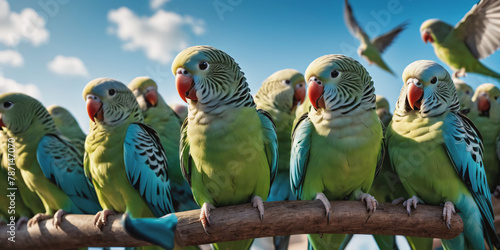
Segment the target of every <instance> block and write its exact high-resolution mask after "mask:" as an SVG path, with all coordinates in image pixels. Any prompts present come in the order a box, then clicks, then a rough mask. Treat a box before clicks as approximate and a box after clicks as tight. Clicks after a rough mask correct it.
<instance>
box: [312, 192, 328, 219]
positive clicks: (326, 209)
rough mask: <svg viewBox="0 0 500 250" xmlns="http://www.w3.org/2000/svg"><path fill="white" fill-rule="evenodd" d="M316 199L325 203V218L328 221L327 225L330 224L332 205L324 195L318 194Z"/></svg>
mask: <svg viewBox="0 0 500 250" xmlns="http://www.w3.org/2000/svg"><path fill="white" fill-rule="evenodd" d="M314 199H315V200H320V201H321V203H323V206H325V217H326V219H327V221H326V224H328V223H330V214H331V212H332V205H331V204H330V201H329V200H328V198H326V196H325V194H323V193H317V194H316V197H315V198H314Z"/></svg>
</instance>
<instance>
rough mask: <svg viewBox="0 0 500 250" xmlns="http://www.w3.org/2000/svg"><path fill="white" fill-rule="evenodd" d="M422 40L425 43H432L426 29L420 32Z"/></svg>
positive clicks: (432, 40)
mask: <svg viewBox="0 0 500 250" xmlns="http://www.w3.org/2000/svg"><path fill="white" fill-rule="evenodd" d="M422 40H424V42H425V43H427V42H430V43H433V42H434V39H432V36H431V34H430V33H429V32H428V31H426V32H424V33H423V34H422Z"/></svg>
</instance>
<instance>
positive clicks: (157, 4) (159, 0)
mask: <svg viewBox="0 0 500 250" xmlns="http://www.w3.org/2000/svg"><path fill="white" fill-rule="evenodd" d="M168 2H170V0H150V1H149V5H150V6H151V9H153V10H156V9H159V8H161V6H163V5H164V4H166V3H168Z"/></svg>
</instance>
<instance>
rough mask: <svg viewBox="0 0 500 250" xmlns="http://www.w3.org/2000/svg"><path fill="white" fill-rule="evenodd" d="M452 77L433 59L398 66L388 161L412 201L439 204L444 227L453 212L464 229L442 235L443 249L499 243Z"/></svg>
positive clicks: (472, 131)
mask: <svg viewBox="0 0 500 250" xmlns="http://www.w3.org/2000/svg"><path fill="white" fill-rule="evenodd" d="M459 108H460V104H459V101H458V96H457V92H456V89H455V87H454V86H453V81H452V79H451V77H450V75H449V74H448V72H447V71H446V70H445V69H444V68H443V67H442V66H441V65H439V64H437V63H435V62H433V61H428V60H420V61H416V62H413V63H411V64H410V65H408V66H407V67H406V69H405V70H404V72H403V88H402V90H401V94H400V96H399V99H398V102H397V104H396V111H395V113H394V116H393V118H392V122H391V124H390V125H389V128H388V129H387V134H386V138H387V141H388V151H389V155H390V159H391V161H392V166H393V168H394V169H395V171H396V173H397V174H398V176H399V178H400V179H401V181H402V183H403V186H404V187H405V189H406V191H407V192H408V194H409V196H410V197H411V198H410V199H408V200H407V201H405V202H404V203H403V206H405V207H406V209H407V211H408V214H410V213H411V209H412V207H413V208H414V209H416V207H417V203H423V204H428V205H443V206H444V207H443V221H445V222H446V224H447V226H448V227H450V226H451V225H450V220H451V216H452V214H454V213H457V212H458V214H459V215H460V216H461V218H462V220H463V222H464V231H463V232H462V233H461V234H460V235H459V236H457V237H456V238H454V239H451V240H442V244H443V246H444V248H445V249H464V248H465V249H484V248H485V244H484V242H485V239H486V243H487V244H488V245H489V247H490V249H492V248H491V247H492V246H491V244H493V245H494V246H495V247H497V248H499V247H500V241H499V239H498V238H497V235H496V233H495V228H494V225H493V211H492V205H491V194H490V190H489V188H488V182H487V180H486V174H485V171H484V166H483V160H482V158H483V146H482V142H481V138H480V135H479V132H478V131H477V129H476V128H475V126H474V125H473V124H472V122H471V121H470V120H469V119H468V118H467V117H465V116H464V115H462V114H460V113H459Z"/></svg>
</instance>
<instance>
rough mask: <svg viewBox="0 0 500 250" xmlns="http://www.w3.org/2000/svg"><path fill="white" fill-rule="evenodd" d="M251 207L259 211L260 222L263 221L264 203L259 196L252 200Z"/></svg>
mask: <svg viewBox="0 0 500 250" xmlns="http://www.w3.org/2000/svg"><path fill="white" fill-rule="evenodd" d="M252 205H253V207H256V208H257V209H258V210H259V215H260V221H262V220H263V219H264V201H263V200H262V198H260V197H259V196H254V197H253V198H252Z"/></svg>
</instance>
